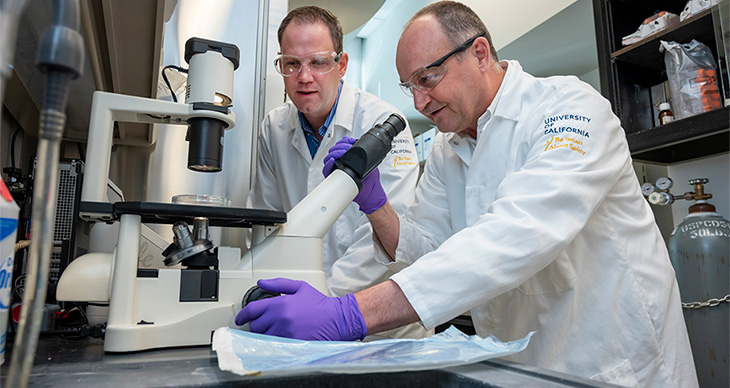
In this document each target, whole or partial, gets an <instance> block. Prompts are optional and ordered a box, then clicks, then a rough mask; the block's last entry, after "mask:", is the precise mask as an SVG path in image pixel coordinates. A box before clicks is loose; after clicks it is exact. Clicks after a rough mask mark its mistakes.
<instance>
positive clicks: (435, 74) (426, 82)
mask: <svg viewBox="0 0 730 388" xmlns="http://www.w3.org/2000/svg"><path fill="white" fill-rule="evenodd" d="M483 36H486V34H485V33H481V34H479V35H477V36H475V37H473V38H471V39H469V40H468V41H466V42H464V44H462V45H461V46H459V47H457V48H455V49H453V50H451V52H449V53H448V54H446V55H444V56H443V57H441V58H439V59H438V60H437V61H436V62H434V63H432V64H430V65H428V66H426V67H422V68H420V69H418V70H416V72H415V73H413V75H412V76H411V78H410V79H409V80H408V81H407V82H401V83H399V84H398V85H399V86H400V88H401V89H403V92H404V93H405V94H406V95H407V96H408V97H413V89H418V90H420V91H422V92H427V91H429V90H431V89H433V88H434V87H435V86H436V84H438V83H439V81H441V79H442V78H444V76H445V75H446V66H441V65H443V64H444V62H446V60H447V59H449V58H450V57H451V56H452V55H454V54H456V53H458V52H461V51H464V50H466V49H468V48H469V47H471V45H472V44H473V43H474V41H475V40H477V38H480V37H483Z"/></svg>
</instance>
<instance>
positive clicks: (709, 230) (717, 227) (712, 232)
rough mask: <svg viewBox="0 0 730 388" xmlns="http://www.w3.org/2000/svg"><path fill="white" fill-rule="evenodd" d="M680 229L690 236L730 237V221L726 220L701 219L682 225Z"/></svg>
mask: <svg viewBox="0 0 730 388" xmlns="http://www.w3.org/2000/svg"><path fill="white" fill-rule="evenodd" d="M678 229H679V231H680V232H682V233H686V234H687V236H689V238H700V237H730V223H728V222H727V221H724V220H700V221H695V222H688V223H686V224H684V225H681V226H680V227H679V228H678Z"/></svg>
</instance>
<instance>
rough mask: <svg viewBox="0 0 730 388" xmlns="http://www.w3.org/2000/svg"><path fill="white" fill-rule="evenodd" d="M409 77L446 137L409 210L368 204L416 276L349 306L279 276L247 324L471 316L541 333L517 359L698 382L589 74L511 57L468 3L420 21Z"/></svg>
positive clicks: (650, 225) (617, 377)
mask: <svg viewBox="0 0 730 388" xmlns="http://www.w3.org/2000/svg"><path fill="white" fill-rule="evenodd" d="M396 67H397V69H398V74H399V76H400V78H401V81H402V82H401V87H402V88H403V89H404V91H405V92H406V93H407V94H409V95H410V96H412V97H413V103H414V106H415V108H416V109H417V110H418V111H420V112H421V113H422V114H423V115H424V116H426V117H428V118H429V119H430V120H432V121H433V122H434V123H436V124H437V126H438V129H439V132H440V133H439V134H438V135H437V136H436V139H435V141H434V145H433V147H432V149H431V153H430V154H429V157H428V159H427V162H426V166H425V169H424V172H423V175H422V177H421V179H420V181H419V183H418V188H417V190H416V201H415V203H414V205H413V206H411V207H410V208H409V209H408V211H407V212H406V214H405V215H398V214H397V213H396V212H395V211H394V210H393V208H392V207H391V206H390V205H389V204H388V202H387V201H386V202H385V203H382V201H381V200H380V199H379V198H378V197H377V196H373V197H368V198H360V199H358V204H359V205H360V206H363V207H369V208H373V207H377V208H376V210H374V211H372V212H371V213H370V214H368V218H369V220H370V222H371V224H372V225H373V231H374V236H375V241H376V253H377V254H378V260H379V261H380V262H382V263H384V264H387V265H389V266H392V267H395V268H403V267H404V266H405V268H403V269H401V270H400V271H399V272H398V273H396V274H395V275H393V276H392V277H391V278H390V279H389V280H388V281H385V282H383V283H381V284H378V285H376V286H374V287H371V288H368V289H366V290H363V291H360V292H357V293H355V294H354V295H352V296H350V295H347V296H345V297H340V298H327V297H325V296H323V295H321V294H319V293H318V292H316V290H314V289H313V288H312V287H311V286H309V285H307V284H306V283H304V282H296V281H292V280H285V279H276V280H263V281H260V284H262V285H263V288H277V289H278V291H280V292H283V293H286V294H289V295H286V296H283V297H277V298H272V299H270V300H268V301H267V302H265V303H262V304H260V305H254V306H251V308H248V307H247V308H246V309H244V310H243V311H241V313H240V314H239V315H238V316H237V318H236V319H237V321H238V322H243V321H251V322H252V323H251V325H252V326H251V327H252V328H253V327H254V322H256V323H257V325H256V327H257V329H258V330H259V331H260V332H265V333H268V334H274V335H282V336H288V337H294V338H308V336H310V335H312V333H316V335H317V336H318V337H320V338H322V337H324V338H326V339H330V340H353V339H357V338H359V336H361V335H364V334H365V333H367V334H371V333H376V332H378V331H380V330H386V329H391V328H393V327H398V326H399V325H403V324H408V323H412V322H421V323H422V324H423V325H424V326H425V327H426V328H432V327H435V326H436V325H438V324H441V323H444V322H447V321H448V320H449V319H451V318H453V317H455V316H457V315H459V314H461V313H463V312H465V311H470V312H471V317H472V320H473V322H474V326H475V328H476V331H477V333H478V334H479V335H481V336H488V335H494V336H496V337H498V338H499V339H501V340H503V341H511V340H515V339H518V338H521V337H523V336H525V335H527V334H528V333H529V332H531V331H536V333H535V334H534V336H533V337H532V339H531V341H530V342H531V343H530V345H529V346H528V347H527V349H525V350H524V351H522V352H520V353H518V354H515V355H513V356H510V357H509V359H510V360H512V361H516V362H520V363H524V364H528V365H534V366H537V367H542V368H546V369H551V370H555V371H559V372H564V373H569V374H574V375H579V376H583V377H586V378H590V379H595V380H599V381H604V382H609V383H613V384H617V385H621V386H628V387H697V385H698V383H697V376H696V372H695V370H694V365H693V360H692V355H691V351H690V347H689V340H688V337H687V331H686V327H685V324H684V318H683V315H682V309H681V299H680V296H679V289H678V286H677V281H676V278H675V274H674V271H673V269H672V266H671V264H670V261H669V257H668V254H667V249H666V246H665V244H664V241H663V239H662V237H661V234H660V233H659V230H658V228H657V226H656V224H655V221H654V217H653V214H652V212H651V209H650V208H649V206H648V204H647V202H646V201H645V200H644V198H643V196H642V194H641V189H640V186H639V182H638V179H637V177H636V175H635V173H634V170H633V167H632V163H631V156H630V154H629V149H628V145H627V143H626V138H625V134H624V132H623V130H622V128H621V123H620V121H619V119H618V118H617V117H616V116H615V115H614V114H613V112H612V111H611V106H610V104H609V102H608V101H607V100H606V99H605V98H603V97H602V96H601V95H600V94H599V93H598V92H597V91H595V90H594V89H593V88H592V87H591V86H589V85H587V84H585V83H583V82H581V81H580V80H578V79H577V78H575V77H562V76H557V77H549V78H536V77H533V76H531V75H529V74H527V73H526V72H524V71H523V70H522V68H521V67H520V64H519V63H518V62H517V61H499V60H498V59H497V55H496V52H495V51H494V47H493V45H492V43H491V38H490V36H489V34H488V32H487V29H486V27H485V26H484V24H483V23H482V21H481V20H480V19H479V17H478V16H477V15H476V14H475V13H474V12H473V11H472V10H471V9H469V8H468V7H466V6H465V5H463V4H460V3H457V2H452V1H442V2H438V3H434V4H431V5H429V6H427V7H425V8H423V9H422V10H420V11H419V12H417V13H416V15H414V16H413V17H412V18H411V20H410V21H409V22H408V24H407V25H406V27H405V29H404V31H403V33H402V35H401V37H400V40H399V42H398V48H397V54H396ZM338 152H340V151H338ZM331 158H333V159H336V155H331ZM366 180H367V179H366ZM381 203H382V206H378V205H377V204H381ZM305 312H306V314H305ZM307 314H308V315H307Z"/></svg>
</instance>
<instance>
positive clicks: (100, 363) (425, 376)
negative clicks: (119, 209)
mask: <svg viewBox="0 0 730 388" xmlns="http://www.w3.org/2000/svg"><path fill="white" fill-rule="evenodd" d="M8 353H12V344H11V346H10V347H9V349H8ZM6 356H7V358H6V360H5V364H4V365H3V366H2V368H0V372H1V373H0V378H1V379H2V384H0V386H7V385H6V384H5V382H6V379H7V375H8V370H9V364H10V356H11V354H7V355H6ZM28 386H29V387H75V388H82V387H95V388H103V387H136V388H137V387H139V388H143V387H254V388H263V387H267V388H268V387H338V388H341V387H344V388H348V387H351V388H361V387H419V386H427V387H494V388H501V387H505V388H508V387H546V388H557V387H613V385H607V384H603V383H599V382H595V381H591V380H586V379H582V378H578V377H574V376H570V375H565V374H561V373H555V372H551V371H547V370H543V369H539V368H533V367H528V366H524V365H520V364H516V363H512V362H507V361H502V360H490V361H484V362H479V363H474V364H469V365H462V366H458V367H450V368H444V369H436V370H427V371H416V372H396V373H369V374H329V373H307V374H298V375H286V376H281V377H266V376H238V375H235V374H233V373H229V372H224V371H222V370H220V369H219V368H218V361H217V359H216V354H215V352H213V351H212V350H211V348H210V347H186V348H174V349H162V350H151V351H142V352H135V353H123V354H119V353H116V354H114V353H104V350H103V341H102V340H99V339H82V340H71V339H64V338H60V337H41V338H40V340H39V344H38V349H37V352H36V356H35V361H34V365H33V369H32V370H31V374H30V379H29V384H28Z"/></svg>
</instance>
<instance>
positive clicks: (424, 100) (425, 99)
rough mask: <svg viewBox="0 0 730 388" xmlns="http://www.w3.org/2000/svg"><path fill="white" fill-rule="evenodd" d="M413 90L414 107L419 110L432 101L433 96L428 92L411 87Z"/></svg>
mask: <svg viewBox="0 0 730 388" xmlns="http://www.w3.org/2000/svg"><path fill="white" fill-rule="evenodd" d="M411 90H412V91H413V107H414V108H416V110H417V111H419V112H421V111H422V110H423V109H424V108H425V107H426V105H427V104H428V103H429V101H431V96H429V95H428V93H427V92H422V91H420V90H418V89H416V88H413V89H411Z"/></svg>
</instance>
